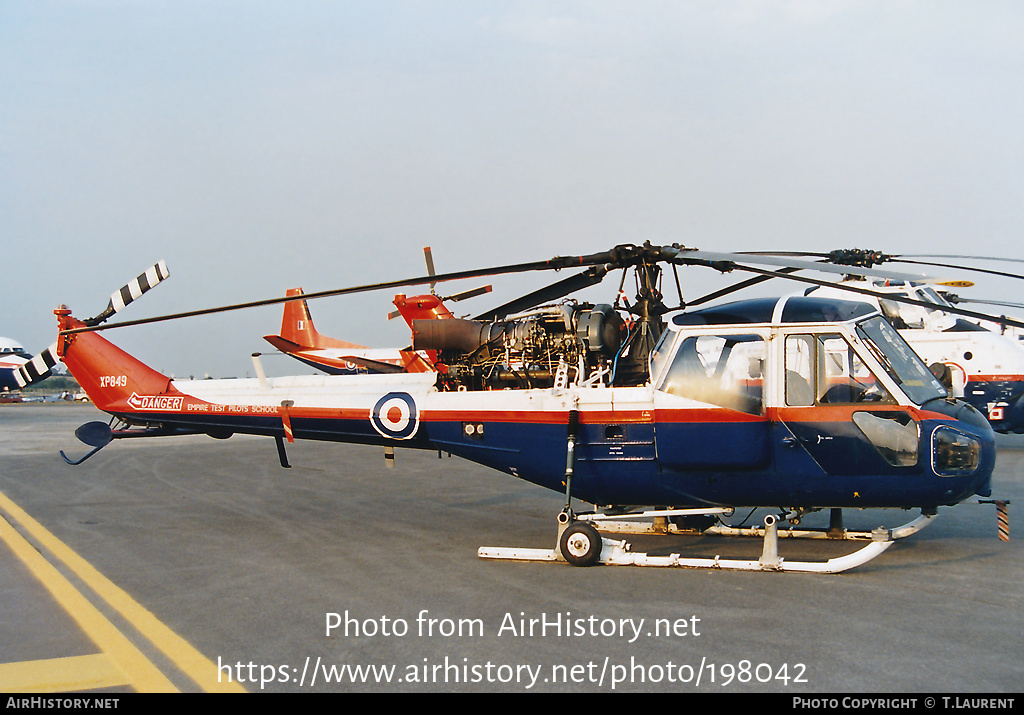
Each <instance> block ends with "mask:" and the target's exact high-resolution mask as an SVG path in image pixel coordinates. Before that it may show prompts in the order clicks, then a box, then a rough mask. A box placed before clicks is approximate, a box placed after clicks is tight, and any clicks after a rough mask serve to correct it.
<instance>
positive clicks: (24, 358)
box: [0, 338, 59, 392]
mask: <svg viewBox="0 0 1024 715" xmlns="http://www.w3.org/2000/svg"><path fill="white" fill-rule="evenodd" d="M58 360H59V358H57V357H56V355H55V354H53V353H52V352H51V351H50V350H49V349H47V350H44V351H43V352H41V353H39V355H36V356H35V357H33V356H32V355H30V354H29V353H28V352H27V351H26V350H25V348H23V347H22V346H21V343H19V342H18V341H17V340H12V339H11V338H0V392H9V391H11V390H20V389H21V388H23V387H28V386H29V385H30V384H32V383H35V382H39V381H40V380H43V379H44V378H47V377H49V376H50V369H51V368H52V367H53V366H54V365H56V364H57V362H58ZM19 368H21V369H23V370H20V369H19ZM26 376H27V377H30V378H31V379H26Z"/></svg>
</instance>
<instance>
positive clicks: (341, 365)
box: [263, 288, 451, 375]
mask: <svg viewBox="0 0 1024 715" xmlns="http://www.w3.org/2000/svg"><path fill="white" fill-rule="evenodd" d="M302 294H303V292H302V288H290V289H288V292H287V293H286V295H287V296H289V297H290V296H300V295H302ZM424 297H425V298H430V297H433V296H424ZM399 298H401V299H403V301H402V303H401V304H400V302H399ZM404 298H405V296H396V298H395V304H396V306H398V307H399V310H403V309H404V306H405V302H404ZM435 299H436V298H435ZM438 303H440V301H438ZM440 308H441V309H442V310H443V311H448V309H447V308H445V307H444V306H443V305H440ZM410 310H415V311H416V312H419V309H417V308H414V307H410ZM448 315H451V313H450V312H448ZM408 319H409V318H407V320H408ZM263 339H264V340H266V341H267V342H268V343H270V344H271V345H273V346H274V347H275V348H277V349H278V350H280V351H281V352H282V353H284V354H286V355H290V356H291V357H293V358H295V359H296V360H298V361H300V362H302V363H305V364H306V365H310V366H312V367H315V368H316V369H318V370H321V371H323V372H325V373H327V374H328V375H360V374H367V373H372V374H379V373H395V372H428V371H430V370H431V369H432V368H431V367H430V366H429V364H428V363H427V362H426V361H425V360H424V358H423V356H422V355H420V354H418V353H417V352H416V351H414V350H412V349H411V348H410V349H408V350H402V349H399V348H368V347H365V346H363V345H357V344H355V343H350V342H347V341H345V340H338V339H336V338H330V337H327V336H325V335H321V334H320V333H319V332H318V331H317V329H316V326H315V325H313V318H312V317H311V316H310V314H309V306H308V304H307V303H306V301H305V300H293V301H289V302H287V303H285V304H284V312H283V315H282V317H281V332H280V333H279V334H278V335H264V336H263Z"/></svg>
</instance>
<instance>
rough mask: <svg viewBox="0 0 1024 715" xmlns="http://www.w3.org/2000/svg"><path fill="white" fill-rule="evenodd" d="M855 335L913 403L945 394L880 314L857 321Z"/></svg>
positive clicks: (939, 384)
mask: <svg viewBox="0 0 1024 715" xmlns="http://www.w3.org/2000/svg"><path fill="white" fill-rule="evenodd" d="M857 335H858V336H860V338H861V340H863V341H864V342H865V343H866V344H867V346H868V348H869V349H870V350H871V352H872V354H873V355H874V356H875V357H876V358H878V361H879V362H880V363H882V366H883V367H884V368H885V370H886V372H888V373H889V376H890V377H892V379H893V380H895V381H896V382H897V383H898V384H899V386H900V387H901V388H902V389H903V391H904V392H905V393H906V394H907V397H909V398H910V399H911V400H912V401H913V402H914V404H916V405H923V404H924V403H925V402H927V401H929V400H933V399H935V398H936V397H946V396H947V394H948V393H947V392H946V389H945V388H944V387H943V386H942V383H940V382H939V381H938V380H937V379H936V378H935V376H934V375H932V373H931V371H930V370H929V369H928V367H927V366H926V365H925V364H924V362H922V360H921V358H920V357H918V356H917V353H915V352H914V350H913V349H912V348H911V347H910V345H908V344H907V341H906V340H904V339H903V337H902V336H901V335H900V334H899V333H898V332H896V330H895V329H894V328H893V327H892V326H891V325H889V323H887V322H886V321H885V320H884V319H883V318H882V317H881V316H875V317H874V318H868V319H867V320H863V321H861V322H860V323H858V324H857Z"/></svg>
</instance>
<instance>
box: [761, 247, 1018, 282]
mask: <svg viewBox="0 0 1024 715" xmlns="http://www.w3.org/2000/svg"><path fill="white" fill-rule="evenodd" d="M743 255H757V256H805V257H817V258H822V259H824V260H828V261H831V262H833V263H835V264H837V265H851V264H847V263H845V261H847V260H849V261H857V264H856V265H860V266H874V265H880V264H882V263H907V264H910V265H917V266H934V267H936V268H943V269H946V270H949V269H953V270H960V271H971V272H974V273H985V274H988V275H993V276H1002V277H1004V278H1015V279H1017V280H1024V275H1018V274H1016V273H1008V272H1006V271H997V270H994V269H991V268H978V267H977V266H965V265H962V264H957V265H955V266H954V265H950V264H949V263H948V262H946V263H939V262H936V261H921V260H912V259H918V258H942V259H946V260H947V261H949V260H974V261H1006V262H1009V263H1024V259H1021V258H999V257H996V256H956V255H943V254H925V253H921V254H905V253H904V254H898V255H895V254H894V255H889V254H886V253H882V252H881V251H868V250H862V249H849V250H840V251H832V252H830V253H814V252H810V251H749V252H744V254H743ZM868 270H874V269H870V268H869V269H868ZM875 277H878V278H885V277H886V276H884V275H881V273H880V272H876V276H875ZM922 279H923V280H928V278H927V277H924V278H916V279H912V280H922Z"/></svg>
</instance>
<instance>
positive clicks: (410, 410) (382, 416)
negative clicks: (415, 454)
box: [370, 392, 419, 439]
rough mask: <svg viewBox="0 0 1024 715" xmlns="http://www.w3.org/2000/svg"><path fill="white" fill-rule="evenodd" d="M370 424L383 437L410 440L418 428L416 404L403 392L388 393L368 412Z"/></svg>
mask: <svg viewBox="0 0 1024 715" xmlns="http://www.w3.org/2000/svg"><path fill="white" fill-rule="evenodd" d="M370 424H372V425H373V428H374V429H375V430H377V432H379V433H380V434H381V435H383V436H384V437H390V438H391V439H410V438H412V437H413V436H415V434H416V430H417V429H418V428H419V419H418V417H417V412H416V403H415V402H414V401H413V399H412V396H410V395H408V394H406V393H404V392H389V393H388V394H386V395H384V397H382V398H380V399H379V400H377V404H375V405H374V406H373V409H372V410H370Z"/></svg>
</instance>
